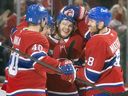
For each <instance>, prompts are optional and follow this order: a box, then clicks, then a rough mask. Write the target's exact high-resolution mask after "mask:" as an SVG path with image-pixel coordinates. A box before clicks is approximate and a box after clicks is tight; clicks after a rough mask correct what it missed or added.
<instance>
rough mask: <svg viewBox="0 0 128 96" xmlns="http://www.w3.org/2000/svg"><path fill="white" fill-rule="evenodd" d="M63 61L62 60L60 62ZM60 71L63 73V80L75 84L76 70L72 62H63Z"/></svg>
mask: <svg viewBox="0 0 128 96" xmlns="http://www.w3.org/2000/svg"><path fill="white" fill-rule="evenodd" d="M60 61H61V60H60ZM59 69H60V70H61V72H62V73H63V74H62V75H61V78H62V79H63V80H66V81H68V82H73V81H74V80H75V78H76V70H75V68H74V66H73V63H72V61H70V60H63V61H62V62H61V64H60V66H59Z"/></svg>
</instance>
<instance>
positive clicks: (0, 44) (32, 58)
mask: <svg viewBox="0 0 128 96" xmlns="http://www.w3.org/2000/svg"><path fill="white" fill-rule="evenodd" d="M0 46H2V47H4V48H7V49H9V50H10V51H15V52H17V53H18V54H20V55H22V56H24V57H26V58H30V59H31V60H33V61H35V62H37V63H39V64H41V65H42V66H44V67H46V68H49V69H51V70H54V71H55V72H57V74H58V75H61V74H62V72H61V71H60V70H58V69H57V68H54V67H52V66H50V65H48V64H46V63H44V62H42V61H39V60H37V59H36V58H34V57H32V56H30V55H28V54H25V53H23V52H20V51H18V50H16V49H15V48H11V47H9V46H7V45H6V44H3V43H2V42H0ZM76 80H77V81H78V82H82V83H83V84H85V85H88V86H91V87H93V88H95V89H98V90H99V91H101V92H103V93H105V94H108V95H110V96H125V95H123V94H127V93H126V92H125V93H123V94H122V95H121V94H120V95H117V94H116V95H114V94H112V93H111V92H109V91H106V90H104V89H103V88H100V87H96V86H95V85H94V84H91V83H89V82H86V81H83V80H81V79H79V78H76Z"/></svg>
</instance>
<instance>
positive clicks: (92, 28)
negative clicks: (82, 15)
mask: <svg viewBox="0 0 128 96" xmlns="http://www.w3.org/2000/svg"><path fill="white" fill-rule="evenodd" d="M88 26H89V30H90V32H91V33H94V32H97V25H96V21H95V20H92V19H89V21H88Z"/></svg>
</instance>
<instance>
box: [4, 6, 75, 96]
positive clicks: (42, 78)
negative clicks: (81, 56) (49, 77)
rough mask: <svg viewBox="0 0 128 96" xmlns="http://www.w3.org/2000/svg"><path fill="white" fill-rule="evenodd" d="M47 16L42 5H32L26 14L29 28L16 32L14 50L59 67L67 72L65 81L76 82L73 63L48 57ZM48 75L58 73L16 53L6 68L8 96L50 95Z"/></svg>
mask: <svg viewBox="0 0 128 96" xmlns="http://www.w3.org/2000/svg"><path fill="white" fill-rule="evenodd" d="M47 17H48V12H47V10H46V9H45V8H44V7H43V6H41V5H38V4H34V5H31V6H29V7H28V9H27V12H26V22H27V23H28V26H27V27H25V28H23V29H22V28H21V30H17V31H15V32H14V33H13V36H12V44H13V48H15V49H16V50H19V51H21V52H23V53H26V54H28V55H30V56H32V57H34V58H36V59H37V60H40V61H42V62H44V63H46V64H48V65H50V66H52V67H54V68H58V69H59V70H60V71H61V72H62V73H64V74H62V75H61V77H62V78H63V79H64V80H67V81H69V82H73V81H74V79H75V70H74V67H73V66H72V62H71V61H70V60H63V61H62V62H61V61H58V60H56V59H54V58H51V57H50V56H48V55H47V52H48V50H49V43H48V40H47V38H46V36H45V34H44V35H42V34H41V31H43V28H44V26H45V25H46V24H47V19H48V18H47ZM69 69H70V70H69ZM46 72H47V73H52V74H55V73H56V72H55V71H53V70H51V69H49V68H46V67H44V66H42V65H40V64H38V63H37V62H35V61H33V60H31V59H29V58H26V57H24V56H19V54H18V53H16V52H12V53H11V55H10V60H9V63H8V66H7V68H6V77H7V87H6V92H7V96H46V85H45V84H46Z"/></svg>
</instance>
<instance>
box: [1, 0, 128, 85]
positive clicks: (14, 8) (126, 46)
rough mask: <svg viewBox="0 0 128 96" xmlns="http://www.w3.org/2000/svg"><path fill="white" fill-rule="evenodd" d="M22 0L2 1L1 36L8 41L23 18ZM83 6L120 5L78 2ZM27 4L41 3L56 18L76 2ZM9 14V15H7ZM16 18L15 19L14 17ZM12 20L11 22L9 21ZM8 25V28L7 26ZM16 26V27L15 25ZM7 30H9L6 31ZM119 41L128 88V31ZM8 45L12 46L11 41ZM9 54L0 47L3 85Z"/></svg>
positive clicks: (105, 1)
mask: <svg viewBox="0 0 128 96" xmlns="http://www.w3.org/2000/svg"><path fill="white" fill-rule="evenodd" d="M21 1H22V0H15V1H14V0H1V2H0V34H1V35H4V36H5V37H6V39H9V33H8V32H9V30H10V29H9V28H11V27H12V26H11V25H13V24H14V23H15V24H19V22H20V18H21V17H22V14H21V11H22V10H21V9H20V7H21V4H20V2H21ZM78 1H79V3H81V4H82V5H83V6H85V5H86V3H88V5H89V6H90V8H92V7H95V6H98V5H101V6H105V7H107V8H109V9H111V8H112V6H114V5H115V4H118V0H78ZM122 1H123V2H124V4H123V7H125V8H126V9H127V10H126V14H127V13H128V8H127V5H128V1H127V0H122ZM26 2H27V4H29V3H31V2H39V3H42V4H43V5H44V6H45V7H46V8H47V9H48V10H49V11H50V13H51V15H52V16H53V17H54V18H56V16H57V14H58V12H59V10H60V9H61V8H62V7H63V6H65V5H69V4H74V3H73V2H74V0H26ZM7 13H8V14H7ZM14 13H16V14H17V18H16V21H15V20H13V19H12V20H10V16H11V15H12V14H14ZM127 16H128V15H127ZM13 18H15V17H13ZM9 20H10V21H9ZM6 23H8V25H9V26H8V27H7V26H6ZM15 24H14V25H15ZM124 25H125V26H128V20H127V17H126V22H125V23H124ZM5 28H8V29H6V30H5ZM118 35H119V39H120V42H121V65H122V67H123V71H124V80H125V84H126V86H127V84H128V30H125V31H123V32H118ZM6 44H8V45H10V43H9V41H7V42H6ZM8 56H9V52H8V50H7V49H4V48H2V47H0V82H1V83H2V82H3V80H4V68H5V66H6V64H7V62H8Z"/></svg>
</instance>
